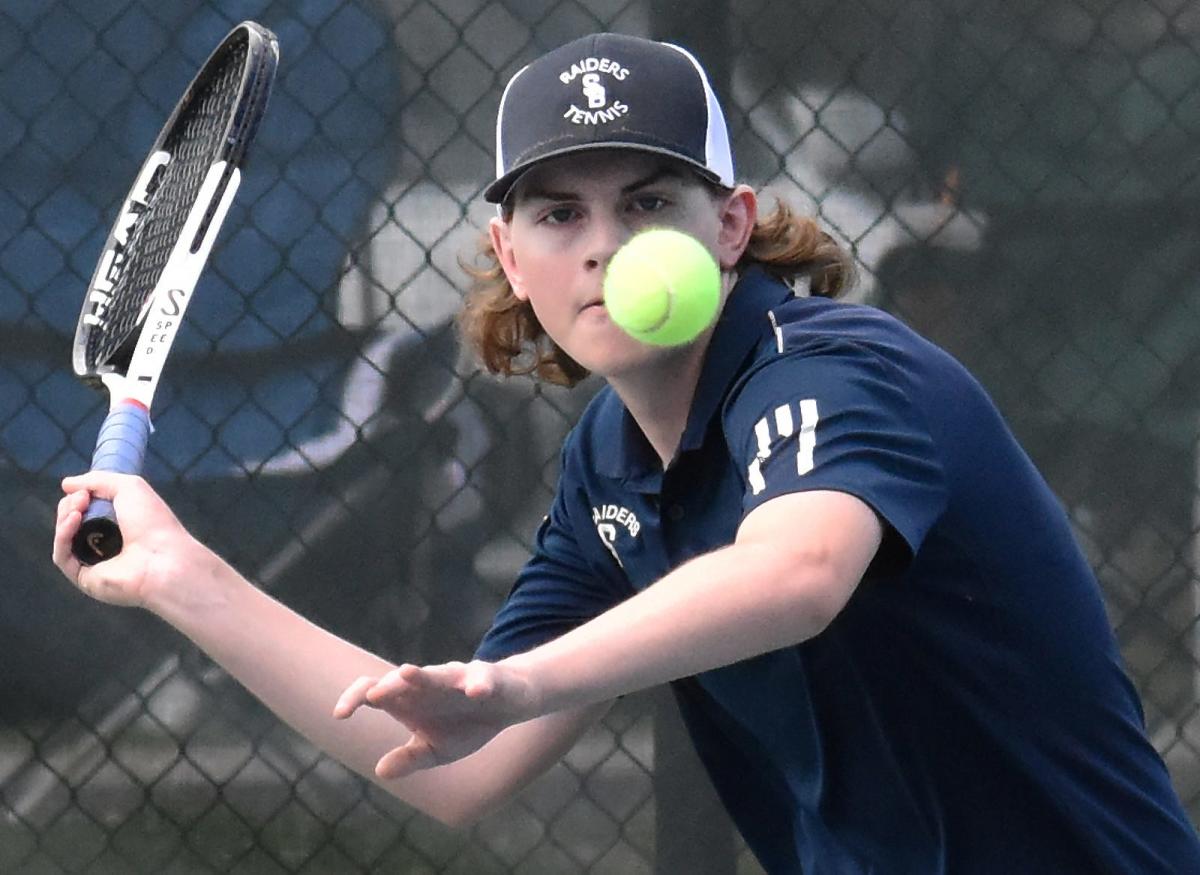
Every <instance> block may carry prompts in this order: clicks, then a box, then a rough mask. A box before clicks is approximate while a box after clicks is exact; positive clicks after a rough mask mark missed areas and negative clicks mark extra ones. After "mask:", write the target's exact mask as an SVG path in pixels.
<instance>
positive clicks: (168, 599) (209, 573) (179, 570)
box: [142, 532, 249, 628]
mask: <svg viewBox="0 0 1200 875" xmlns="http://www.w3.org/2000/svg"><path fill="white" fill-rule="evenodd" d="M238 585H247V586H248V585H249V584H248V583H246V581H245V580H244V579H243V578H242V577H241V576H240V575H238V574H237V572H236V571H234V570H233V569H232V568H231V567H230V566H229V565H228V564H227V563H226V562H225V561H224V560H223V559H221V558H220V557H219V556H217V554H216V553H214V552H213V551H212V550H210V549H209V548H208V547H206V546H205V545H204V544H202V543H200V542H199V541H197V540H196V539H195V538H193V537H192V536H191V535H190V534H187V533H186V532H185V533H183V535H182V537H181V538H180V539H179V540H178V541H175V542H174V543H172V544H171V545H170V546H169V548H165V549H162V550H161V551H157V550H156V551H154V552H153V553H152V555H151V558H150V560H149V564H148V566H147V569H146V577H145V582H144V585H143V593H142V598H143V601H142V604H143V606H144V607H145V608H146V609H147V610H149V611H151V612H152V613H154V614H157V615H158V616H159V617H161V618H162V619H164V620H166V621H167V622H169V623H171V625H173V626H176V627H178V628H185V627H187V626H188V625H189V624H190V623H191V622H194V621H196V620H197V619H198V618H199V617H201V616H202V615H204V614H208V613H210V612H211V611H213V610H214V609H219V608H220V607H221V606H223V605H227V604H229V602H230V601H231V599H232V597H233V595H234V593H235V592H236V588H237V586H238Z"/></svg>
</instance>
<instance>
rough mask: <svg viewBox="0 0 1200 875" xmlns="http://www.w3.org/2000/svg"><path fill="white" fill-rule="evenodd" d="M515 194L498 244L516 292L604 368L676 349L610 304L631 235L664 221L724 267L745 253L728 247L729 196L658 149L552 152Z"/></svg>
mask: <svg viewBox="0 0 1200 875" xmlns="http://www.w3.org/2000/svg"><path fill="white" fill-rule="evenodd" d="M511 197H512V198H513V204H514V207H513V213H512V217H511V218H510V219H509V220H507V221H503V220H500V219H496V220H494V221H493V223H492V243H493V246H494V248H495V250H496V252H497V254H498V255H499V256H500V260H501V264H503V266H504V268H505V272H506V273H507V275H508V278H509V281H510V283H511V284H512V287H513V291H514V293H515V294H516V296H517V297H518V298H520V299H521V300H525V301H528V302H529V304H530V305H531V306H532V307H533V311H534V313H535V314H536V315H537V317H538V320H539V321H540V322H541V324H542V327H543V328H545V329H546V332H547V333H548V334H549V335H550V337H551V338H552V339H553V340H554V341H555V343H557V344H558V345H559V346H560V347H562V349H563V350H564V351H565V352H566V353H567V354H568V355H570V356H571V357H572V358H573V359H575V361H577V362H579V364H581V365H583V366H584V367H585V368H587V369H588V370H591V371H593V372H595V373H598V374H601V375H604V376H610V377H611V376H615V375H617V374H620V373H622V372H623V371H627V370H628V369H630V368H637V367H639V366H642V365H646V364H652V363H654V362H655V361H660V360H662V359H664V358H668V357H670V356H671V355H672V351H664V350H661V349H655V348H653V347H648V346H646V345H644V344H642V343H639V342H637V341H635V340H633V339H632V338H631V337H629V336H628V335H627V334H625V333H624V332H623V331H621V330H620V329H619V328H617V326H616V325H614V324H613V323H612V322H611V321H610V320H609V318H608V313H607V311H606V310H605V309H604V305H603V291H602V283H603V279H604V271H605V269H606V268H607V267H608V262H609V259H610V258H612V256H613V253H615V252H616V251H617V249H619V248H620V246H621V245H622V244H623V243H624V242H625V241H626V240H628V239H629V238H630V237H631V236H632V235H633V234H635V233H636V232H638V231H640V230H643V229H644V228H648V227H652V226H653V227H664V226H665V227H670V228H676V229H678V230H681V231H685V232H687V233H689V234H691V235H692V236H693V237H696V238H697V239H698V240H700V242H702V243H703V244H704V245H705V246H707V247H708V248H709V250H710V251H712V252H713V255H714V257H716V258H717V260H718V263H720V264H721V265H722V267H732V266H733V264H735V263H736V261H737V255H740V249H739V250H738V251H737V253H736V254H731V253H730V252H727V251H726V250H727V249H728V248H729V247H728V246H727V244H726V242H725V240H724V238H725V236H726V235H725V234H724V233H723V221H722V217H723V204H724V202H725V200H726V198H722V197H720V196H718V195H715V194H714V193H713V192H712V191H711V190H710V189H709V188H707V187H706V186H704V185H703V183H701V181H700V180H699V179H698V178H697V177H695V176H694V175H693V174H692V173H690V172H689V171H687V170H686V169H685V168H683V166H682V165H680V164H678V163H676V162H673V161H670V160H666V159H662V158H659V157H656V156H653V155H649V154H645V153H639V152H633V151H622V150H608V151H605V150H597V151H594V152H584V153H580V154H577V155H567V156H563V157H560V158H556V159H551V160H549V161H546V162H545V163H544V164H541V165H539V166H537V167H535V168H534V169H532V170H530V171H529V172H528V173H526V174H525V175H524V176H523V177H521V179H520V180H519V181H518V183H517V185H516V186H515V187H514V190H513V193H512V195H511ZM730 258H732V260H729V259H730Z"/></svg>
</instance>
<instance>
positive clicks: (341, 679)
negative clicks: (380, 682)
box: [148, 546, 471, 820]
mask: <svg viewBox="0 0 1200 875" xmlns="http://www.w3.org/2000/svg"><path fill="white" fill-rule="evenodd" d="M193 555H194V561H192V562H190V563H189V566H190V571H189V573H190V575H191V579H190V580H189V581H188V585H187V586H182V585H181V586H168V587H160V588H159V589H158V591H157V592H156V593H155V595H154V596H153V597H152V599H151V601H150V603H149V604H148V607H149V608H150V609H151V610H153V611H154V612H155V613H156V614H158V615H159V616H160V617H162V618H163V619H164V620H166V621H167V622H168V623H170V624H171V625H172V626H174V627H175V628H177V629H179V630H180V631H181V632H182V633H183V634H185V635H186V636H187V637H188V638H190V639H191V640H192V641H194V642H195V643H196V644H197V645H198V646H199V647H200V648H201V649H202V650H204V652H205V653H207V654H208V655H209V656H210V657H211V658H212V659H213V660H214V661H215V662H217V663H218V664H219V665H221V666H222V667H223V668H224V669H225V670H226V671H228V672H229V673H230V675H232V676H233V677H234V678H236V679H237V680H238V681H239V682H240V683H241V684H242V685H243V686H245V687H246V688H247V689H248V690H249V691H250V692H251V693H253V694H254V695H255V696H257V697H258V698H259V699H261V700H262V701H263V703H264V704H266V705H267V706H268V707H269V708H270V709H271V710H272V711H274V712H275V714H277V715H278V716H279V717H280V718H281V719H282V720H284V721H285V722H287V723H288V724H289V725H291V726H292V727H293V728H294V729H296V730H297V731H298V732H300V733H301V734H302V735H304V736H305V737H306V738H308V739H309V740H310V741H311V742H313V743H314V744H316V745H317V746H318V747H320V748H321V749H322V750H324V751H325V752H326V753H328V754H330V755H331V756H333V757H334V758H335V759H337V760H339V761H340V762H342V763H343V764H345V765H346V766H348V767H349V768H351V769H353V770H355V771H356V772H358V773H359V774H361V775H363V776H365V777H367V778H371V779H374V767H375V763H376V762H377V760H378V759H379V757H380V756H382V755H383V753H385V752H386V751H387V750H390V749H391V748H392V747H395V746H396V745H398V744H401V743H403V741H404V740H405V739H406V738H407V737H408V732H407V730H406V729H405V728H404V726H403V725H401V724H400V723H398V722H396V721H395V720H393V719H392V718H391V717H389V716H388V715H386V714H384V713H382V712H378V711H371V710H367V709H364V710H362V711H360V712H359V713H357V714H355V715H354V717H353V718H351V719H350V720H336V719H334V718H333V716H332V709H333V705H334V703H335V702H336V701H337V699H338V696H339V695H340V694H341V692H342V691H343V690H344V689H345V688H346V686H347V685H348V684H350V683H351V682H352V681H353V680H355V679H356V678H358V677H360V676H363V675H380V674H383V673H384V672H386V671H388V670H389V669H391V668H392V666H391V664H389V663H388V662H387V661H386V660H383V659H381V658H379V657H377V656H375V655H373V654H371V653H369V652H367V651H365V650H362V649H361V648H359V647H356V646H354V645H353V644H350V643H349V642H347V641H344V640H342V639H341V638H338V637H337V636H335V635H332V634H330V633H329V632H327V631H325V630H323V629H321V628H320V627H318V626H316V625H314V624H313V623H311V622H309V621H308V620H306V619H304V618H303V617H302V616H300V615H299V614H297V613H296V612H294V611H292V610H291V609H289V608H287V607H286V606H285V605H283V604H281V603H279V602H278V601H276V600H275V599H273V598H271V597H270V596H269V595H267V594H266V593H264V592H262V591H261V590H259V589H258V588H257V587H255V586H253V585H252V584H250V583H249V582H248V581H246V580H245V579H244V578H243V577H242V576H241V575H239V574H238V573H237V572H236V571H235V570H234V569H233V568H231V567H230V566H229V565H228V564H227V563H225V562H224V561H222V560H221V559H219V558H218V557H217V556H215V555H214V554H212V553H211V552H210V551H208V550H206V549H204V548H203V547H199V546H197V547H196V548H195V550H194V551H193ZM381 783H382V784H383V785H384V786H385V787H386V788H387V789H388V790H389V791H390V792H393V793H394V794H395V795H396V796H398V797H399V798H401V799H403V800H404V801H406V802H408V803H409V804H412V805H414V806H415V807H417V808H419V809H421V810H423V811H425V812H426V813H428V814H431V815H433V816H434V817H438V818H441V819H446V820H450V819H454V817H455V815H453V814H451V813H450V812H451V810H452V808H453V806H454V805H455V804H456V800H455V798H454V792H455V791H454V789H453V787H452V786H451V782H445V783H443V784H442V785H441V786H440V787H438V788H433V787H431V786H429V785H430V784H431V782H430V781H429V779H428V777H427V776H423V775H419V776H414V777H413V778H411V779H405V780H402V781H387V782H381ZM470 792H471V791H470V789H469V788H466V789H464V793H465V794H469V793H470Z"/></svg>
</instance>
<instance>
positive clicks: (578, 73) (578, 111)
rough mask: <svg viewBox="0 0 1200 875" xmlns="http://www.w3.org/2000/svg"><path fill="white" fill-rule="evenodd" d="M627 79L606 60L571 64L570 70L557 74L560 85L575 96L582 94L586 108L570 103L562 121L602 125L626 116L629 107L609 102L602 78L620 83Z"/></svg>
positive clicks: (623, 70)
mask: <svg viewBox="0 0 1200 875" xmlns="http://www.w3.org/2000/svg"><path fill="white" fill-rule="evenodd" d="M628 75H629V69H628V68H626V67H623V66H621V64H620V63H618V62H616V61H613V60H611V59H609V58H592V57H589V58H584V59H583V60H581V61H577V62H575V63H574V64H572V65H571V67H570V69H567V70H563V71H562V72H561V73H559V75H558V78H559V81H560V82H562V83H563V84H564V85H573V86H574V87H575V88H578V89H579V91H577V92H575V93H576V94H578V93H579V92H582V93H583V98H584V102H585V105H586V108H581V107H579V106H577V105H576V104H575V103H574V102H572V103H571V105H570V106H569V107H567V111H566V112H564V113H563V118H565V119H567V120H568V121H570V122H571V123H572V124H576V125H602V124H607V123H608V122H612V121H616V120H617V119H619V118H621V116H623V115H625V114H627V113H628V112H629V106H628V104H625V103H622V102H621V101H620V100H619V99H616V98H613V100H612V101H611V102H610V101H609V95H608V90H609V89H608V87H607V86H606V85H605V84H604V82H605V78H604V77H611V78H612V79H613V80H614V81H617V82H623V81H625V78H626V77H627V76H628ZM576 80H578V81H576Z"/></svg>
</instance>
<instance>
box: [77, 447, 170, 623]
mask: <svg viewBox="0 0 1200 875" xmlns="http://www.w3.org/2000/svg"><path fill="white" fill-rule="evenodd" d="M62 488H63V492H64V493H66V494H65V495H64V496H63V498H62V500H61V501H60V502H59V503H58V521H57V523H56V525H55V529H54V564H55V565H57V566H58V567H59V568H60V569H61V570H62V572H63V574H65V575H66V576H67V579H68V580H70V581H71V582H72V583H74V584H75V586H77V587H78V588H79V589H80V590H81V591H83V592H85V593H87V594H88V595H89V596H91V597H92V598H94V599H97V600H98V601H102V602H107V603H109V604H114V605H130V606H137V607H147V606H148V602H149V601H150V599H151V597H152V595H153V593H154V591H155V590H156V588H158V587H161V586H163V585H164V584H165V583H166V582H167V581H168V580H170V579H172V578H174V577H176V576H177V573H178V571H179V570H180V569H181V568H182V567H184V566H185V562H186V561H187V560H186V559H185V553H186V551H187V550H188V549H189V547H190V546H191V544H193V543H194V542H193V541H192V538H191V536H190V535H189V534H188V533H187V531H186V530H185V529H184V528H183V526H182V525H180V523H179V520H178V519H176V518H175V515H174V514H173V513H172V512H171V510H170V508H168V507H167V505H166V504H165V503H164V502H163V500H162V499H161V498H159V497H158V495H157V494H156V493H155V492H154V490H152V489H151V488H150V486H149V485H148V484H147V483H146V481H144V480H143V479H142V478H141V477H134V476H131V475H128V474H113V473H111V472H106V471H92V472H89V473H87V474H83V475H81V476H78V477H67V478H66V479H65V480H63V483H62ZM93 495H95V496H97V497H99V498H107V499H108V500H110V501H111V502H112V503H113V507H114V509H115V511H116V514H117V518H118V519H119V520H120V521H121V536H122V538H123V540H124V546H123V547H122V549H121V552H120V553H119V554H118V555H116V556H114V557H113V558H111V559H107V560H105V561H103V562H99V563H97V564H96V565H91V566H87V565H82V564H80V562H79V560H78V559H76V558H75V556H74V555H73V554H72V552H71V539H72V538H73V537H74V536H75V532H76V531H78V529H79V525H80V523H81V521H82V519H83V513H84V511H85V510H86V509H87V506H88V503H89V502H90V500H91V496H93Z"/></svg>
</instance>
